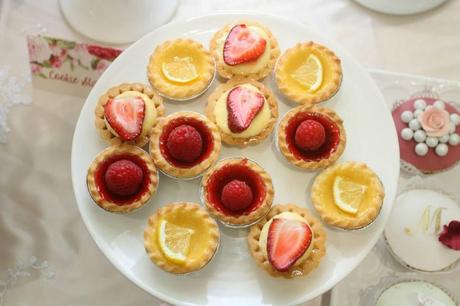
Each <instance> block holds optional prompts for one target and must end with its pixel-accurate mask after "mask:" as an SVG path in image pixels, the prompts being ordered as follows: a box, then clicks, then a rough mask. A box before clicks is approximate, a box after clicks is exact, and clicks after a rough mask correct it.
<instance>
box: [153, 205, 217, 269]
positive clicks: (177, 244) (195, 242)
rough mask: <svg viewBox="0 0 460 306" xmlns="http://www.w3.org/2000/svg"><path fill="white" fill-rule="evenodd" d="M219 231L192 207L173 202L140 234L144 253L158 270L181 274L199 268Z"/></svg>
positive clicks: (211, 253) (210, 255)
mask: <svg viewBox="0 0 460 306" xmlns="http://www.w3.org/2000/svg"><path fill="white" fill-rule="evenodd" d="M219 240H220V233H219V228H218V226H217V224H216V222H215V221H214V219H212V218H211V217H210V216H209V214H208V213H207V212H206V211H205V210H204V209H203V208H201V207H200V205H198V204H196V203H190V202H176V203H171V204H167V205H165V206H164V207H162V208H160V209H158V210H157V212H156V213H155V214H153V215H152V216H150V218H149V219H148V224H147V227H146V228H145V231H144V246H145V250H146V252H147V254H148V256H149V257H150V259H151V260H152V262H153V263H155V264H156V265H157V266H158V267H159V268H160V269H162V270H164V271H167V272H170V273H174V274H184V273H188V272H193V271H197V270H200V269H201V268H203V267H204V266H205V265H206V264H207V263H208V262H209V261H210V260H211V259H212V258H213V256H214V255H215V253H216V251H217V247H218V245H219Z"/></svg>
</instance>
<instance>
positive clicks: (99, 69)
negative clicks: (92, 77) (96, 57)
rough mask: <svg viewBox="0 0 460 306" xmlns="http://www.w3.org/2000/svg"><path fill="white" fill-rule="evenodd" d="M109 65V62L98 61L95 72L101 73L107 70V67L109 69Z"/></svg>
mask: <svg viewBox="0 0 460 306" xmlns="http://www.w3.org/2000/svg"><path fill="white" fill-rule="evenodd" d="M109 65H110V62H109V61H106V60H100V61H99V62H98V63H97V65H96V69H95V70H96V71H97V72H98V73H102V72H104V70H105V69H107V67H109Z"/></svg>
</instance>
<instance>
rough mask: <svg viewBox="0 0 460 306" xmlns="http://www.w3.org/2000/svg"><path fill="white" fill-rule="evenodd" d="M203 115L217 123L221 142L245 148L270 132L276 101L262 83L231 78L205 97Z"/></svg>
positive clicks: (274, 121) (274, 116) (276, 108)
mask: <svg viewBox="0 0 460 306" xmlns="http://www.w3.org/2000/svg"><path fill="white" fill-rule="evenodd" d="M206 116H207V117H208V118H209V119H210V120H211V121H213V122H214V123H215V124H216V125H217V127H218V129H219V132H220V134H221V136H222V141H223V142H224V143H225V144H228V145H233V146H239V147H245V146H247V145H250V144H257V143H260V142H261V141H263V140H264V139H266V138H267V137H268V136H269V135H270V134H271V132H272V131H273V128H274V125H275V123H276V120H277V118H278V102H277V101H276V98H275V96H274V94H273V93H272V92H271V90H270V89H268V88H267V87H266V86H265V85H263V84H262V83H260V82H257V81H255V80H251V79H248V78H235V79H232V80H229V81H228V82H226V83H224V84H221V85H219V86H218V87H217V88H216V89H215V90H214V92H213V93H212V94H211V95H210V96H209V98H208V104H207V106H206Z"/></svg>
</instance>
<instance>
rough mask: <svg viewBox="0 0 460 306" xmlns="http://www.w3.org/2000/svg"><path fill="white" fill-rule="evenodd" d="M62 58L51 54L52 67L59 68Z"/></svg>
mask: <svg viewBox="0 0 460 306" xmlns="http://www.w3.org/2000/svg"><path fill="white" fill-rule="evenodd" d="M62 61H63V60H62V58H61V57H60V56H57V55H51V57H50V64H51V66H52V67H53V68H59V67H61V66H62Z"/></svg>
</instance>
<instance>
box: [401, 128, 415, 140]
mask: <svg viewBox="0 0 460 306" xmlns="http://www.w3.org/2000/svg"><path fill="white" fill-rule="evenodd" d="M413 136H414V132H413V131H412V130H411V129H410V128H404V129H402V130H401V137H402V139H404V140H411V139H412V137H413Z"/></svg>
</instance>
